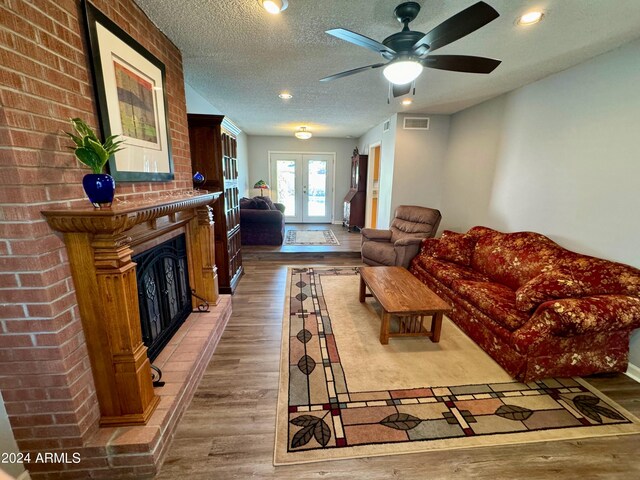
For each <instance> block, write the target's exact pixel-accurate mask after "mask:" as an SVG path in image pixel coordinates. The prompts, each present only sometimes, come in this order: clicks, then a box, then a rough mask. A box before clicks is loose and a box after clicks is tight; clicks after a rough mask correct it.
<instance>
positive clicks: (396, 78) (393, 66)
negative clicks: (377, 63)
mask: <svg viewBox="0 0 640 480" xmlns="http://www.w3.org/2000/svg"><path fill="white" fill-rule="evenodd" d="M382 73H383V74H384V76H385V77H386V79H387V80H389V81H390V82H391V83H393V84H394V85H406V84H407V83H411V82H413V81H414V80H415V79H416V78H418V77H419V76H420V74H421V73H422V65H421V64H420V63H419V62H417V61H416V60H414V59H412V58H409V59H406V58H405V59H401V60H398V61H395V62H391V63H389V65H387V66H386V67H385V68H384V70H383V71H382Z"/></svg>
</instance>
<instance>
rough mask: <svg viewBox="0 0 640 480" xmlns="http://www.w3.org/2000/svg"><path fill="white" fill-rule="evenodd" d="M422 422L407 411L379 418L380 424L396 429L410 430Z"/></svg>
mask: <svg viewBox="0 0 640 480" xmlns="http://www.w3.org/2000/svg"><path fill="white" fill-rule="evenodd" d="M421 423H422V420H420V419H419V418H417V417H414V416H413V415H409V414H408V413H392V414H391V415H389V416H388V417H385V418H383V419H382V420H380V424H381V425H384V426H385V427H389V428H394V429H396V430H411V429H412V428H416V427H417V426H418V425H420V424H421Z"/></svg>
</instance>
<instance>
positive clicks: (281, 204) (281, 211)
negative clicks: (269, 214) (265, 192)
mask: <svg viewBox="0 0 640 480" xmlns="http://www.w3.org/2000/svg"><path fill="white" fill-rule="evenodd" d="M273 205H274V206H275V207H276V208H277V209H278V211H279V212H280V213H284V211H285V209H286V208H287V207H285V205H284V203H278V202H274V204H273Z"/></svg>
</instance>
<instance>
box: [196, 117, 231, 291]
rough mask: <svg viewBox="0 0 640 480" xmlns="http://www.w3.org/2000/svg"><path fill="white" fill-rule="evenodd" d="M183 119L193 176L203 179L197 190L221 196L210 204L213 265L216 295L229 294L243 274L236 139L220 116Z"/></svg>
mask: <svg viewBox="0 0 640 480" xmlns="http://www.w3.org/2000/svg"><path fill="white" fill-rule="evenodd" d="M187 119H188V122H189V143H190V144H191V165H192V168H193V173H195V172H200V173H201V174H203V175H204V177H205V181H204V183H203V184H201V185H199V186H200V187H201V188H203V189H206V190H211V191H214V192H215V191H222V192H223V194H222V195H221V196H220V198H219V199H218V200H217V201H216V202H215V203H214V204H213V215H214V220H215V242H216V245H215V251H216V265H217V267H218V283H219V287H220V293H233V292H234V290H235V289H236V286H237V285H238V281H239V280H240V277H241V276H242V273H243V268H242V252H241V251H240V198H239V194H238V161H237V159H236V155H237V154H236V139H235V138H234V137H233V136H232V135H230V134H229V133H227V132H225V131H224V130H223V129H222V120H223V119H224V116H222V115H196V114H189V115H187Z"/></svg>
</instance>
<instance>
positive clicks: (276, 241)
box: [240, 197, 284, 245]
mask: <svg viewBox="0 0 640 480" xmlns="http://www.w3.org/2000/svg"><path fill="white" fill-rule="evenodd" d="M240 239H241V243H242V245H282V242H283V241H284V205H283V204H281V203H273V202H272V201H271V199H270V198H269V197H254V198H242V199H241V200H240Z"/></svg>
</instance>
